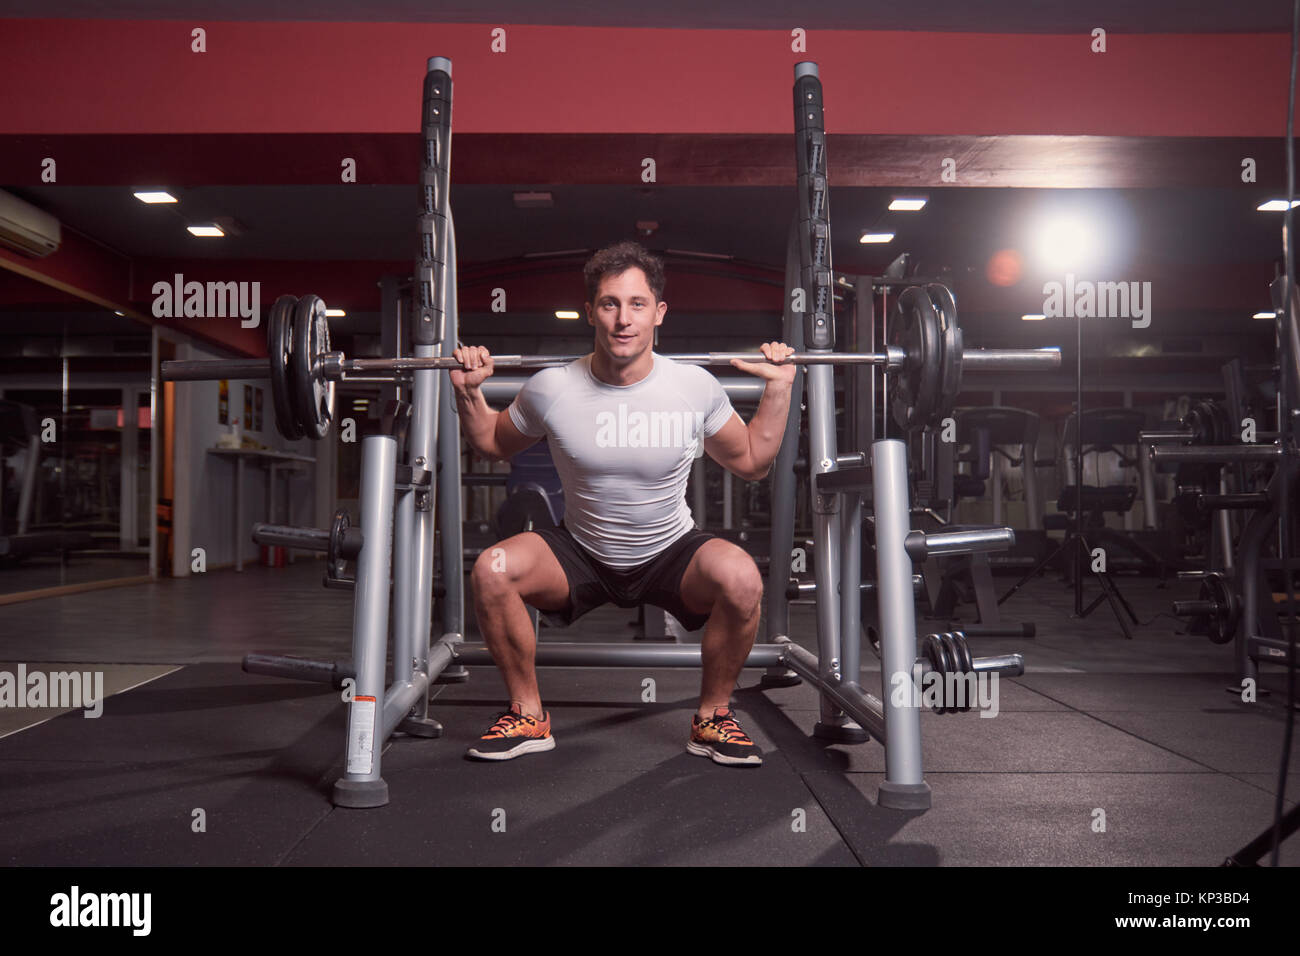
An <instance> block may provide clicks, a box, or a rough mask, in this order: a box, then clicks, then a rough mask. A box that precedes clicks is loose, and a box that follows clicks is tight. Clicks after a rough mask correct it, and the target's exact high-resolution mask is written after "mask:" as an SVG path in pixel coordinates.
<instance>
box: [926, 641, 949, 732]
mask: <svg viewBox="0 0 1300 956" xmlns="http://www.w3.org/2000/svg"><path fill="white" fill-rule="evenodd" d="M925 656H926V657H927V658H929V660H930V667H931V669H932V670H933V671H934V672H935V673H936V674H938V675H939V676H940V677H941V678H945V679H944V681H943V683H941V684H940V687H941V688H946V687H947V680H946V676H945V675H947V674H949V673H951V672H952V669H953V661H952V660H951V658H949V657H948V649H947V648H946V647H944V644H943V639H942V638H941V637H940V636H939V635H938V634H928V635H926V638H925ZM939 699H940V700H941V701H946V699H947V698H946V697H945V695H944V693H942V692H941V693H940V694H939ZM948 711H949V708H948V707H945V706H943V704H939V705H938V706H936V707H935V708H934V712H935V713H936V714H946V713H948Z"/></svg>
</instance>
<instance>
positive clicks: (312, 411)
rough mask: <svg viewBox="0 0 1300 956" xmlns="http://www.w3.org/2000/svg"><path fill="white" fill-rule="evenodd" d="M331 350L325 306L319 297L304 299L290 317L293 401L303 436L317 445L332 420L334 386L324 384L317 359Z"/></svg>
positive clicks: (312, 296)
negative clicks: (291, 329) (291, 322)
mask: <svg viewBox="0 0 1300 956" xmlns="http://www.w3.org/2000/svg"><path fill="white" fill-rule="evenodd" d="M329 350H330V327H329V320H327V319H326V318H325V303H324V302H322V301H321V300H320V298H319V297H318V296H314V295H305V296H303V297H302V298H301V299H300V300H298V306H297V308H295V309H294V313H293V355H292V357H291V358H292V361H291V363H290V368H291V369H292V371H293V374H292V375H291V376H290V382H291V383H292V385H293V389H292V393H291V395H292V400H293V407H294V410H295V411H296V412H297V413H298V422H299V424H301V425H302V428H303V431H304V433H305V434H306V435H307V437H308V438H311V439H313V440H314V441H320V439H322V438H324V437H325V436H326V435H327V434H328V433H329V430H330V424H331V423H332V422H333V420H334V383H333V382H327V381H326V380H325V375H324V373H323V372H322V370H321V366H320V356H322V355H324V354H325V353H326V352H328V351H329Z"/></svg>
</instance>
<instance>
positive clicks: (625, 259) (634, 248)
mask: <svg viewBox="0 0 1300 956" xmlns="http://www.w3.org/2000/svg"><path fill="white" fill-rule="evenodd" d="M632 268H636V269H640V270H641V271H642V272H644V273H645V278H646V282H647V283H648V284H649V286H650V292H651V293H652V294H653V295H654V297H655V302H656V303H658V302H661V301H662V300H663V297H664V264H663V262H661V261H660V260H659V257H658V256H655V255H651V254H650V253H649V252H647V251H646V250H645V248H644V247H643V246H642V245H641V244H640V243H639V242H632V241H630V240H629V241H626V242H616V243H614V245H612V246H606V247H605V248H604V249H601V250H600V251H599V252H597V253H596V254H595V255H594V256H592V257H591V258H590V259H588V260H587V264H586V265H585V266H584V267H583V269H582V276H583V278H584V279H585V280H586V282H587V301H588V302H590V303H591V304H592V305H595V304H596V293H597V291H598V290H599V289H600V280H601V279H603V278H605V276H607V275H611V274H613V275H622V274H623V273H624V272H626V271H627V270H628V269H632Z"/></svg>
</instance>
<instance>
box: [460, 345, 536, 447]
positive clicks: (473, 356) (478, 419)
mask: <svg viewBox="0 0 1300 956" xmlns="http://www.w3.org/2000/svg"><path fill="white" fill-rule="evenodd" d="M454 354H455V356H456V359H457V360H458V361H459V362H460V363H461V364H462V366H464V369H465V370H464V371H461V370H459V369H453V370H452V371H451V372H450V373H449V374H450V375H451V387H452V392H453V394H454V395H455V396H456V411H457V412H458V413H459V414H460V430H461V432H462V434H464V436H465V440H466V441H468V442H469V444H470V447H471V448H473V449H474V451H476V452H478V454H480V455H482V456H483V457H484V458H495V459H500V460H501V461H508V460H509V459H511V458H513V457H515V455H517V454H519V453H520V452H521V451H523V450H524V449H525V448H528V447H529V446H530V445H535V444H537V442H539V441H541V439H540V438H533V437H531V436H529V435H525V434H524V433H523V432H521V431H520V430H519V429H518V428H516V427H515V423H514V422H513V421H511V419H510V415H509V414H507V413H506V412H504V411H502V412H498V411H495V410H493V409H492V408H491V407H490V406H489V405H488V403H487V398H486V397H485V396H484V395H483V390H482V389H481V388H479V386H480V385H481V384H482V383H483V382H484V381H485V380H486V379H488V378H489V377H490V376H491V375H492V370H493V367H492V357H491V356H490V355H489V354H488V351H487V349H485V348H482V347H481V346H480V347H478V348H460V349H456V351H455V353H454Z"/></svg>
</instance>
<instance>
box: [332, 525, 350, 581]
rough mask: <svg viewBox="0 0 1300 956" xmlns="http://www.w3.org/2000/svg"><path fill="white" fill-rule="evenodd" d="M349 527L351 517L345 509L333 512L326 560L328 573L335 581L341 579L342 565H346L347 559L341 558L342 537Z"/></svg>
mask: <svg viewBox="0 0 1300 956" xmlns="http://www.w3.org/2000/svg"><path fill="white" fill-rule="evenodd" d="M350 527H352V517H351V515H349V514H348V511H347V509H346V508H340V509H339V510H338V511H336V512H334V522H333V524H332V525H331V526H330V548H329V553H328V555H327V557H326V560H327V561H328V563H329V572H330V574H331V575H332V576H333V577H334V578H335V579H338V578H341V577H343V570H344V565H346V564H347V558H345V557H343V536H344V534H345V533H346V532H347V530H348V528H350Z"/></svg>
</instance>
